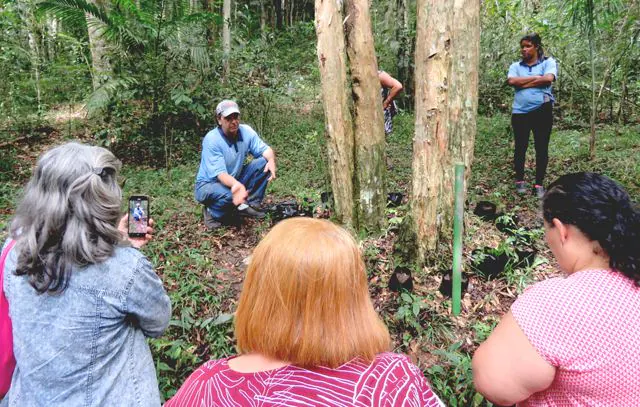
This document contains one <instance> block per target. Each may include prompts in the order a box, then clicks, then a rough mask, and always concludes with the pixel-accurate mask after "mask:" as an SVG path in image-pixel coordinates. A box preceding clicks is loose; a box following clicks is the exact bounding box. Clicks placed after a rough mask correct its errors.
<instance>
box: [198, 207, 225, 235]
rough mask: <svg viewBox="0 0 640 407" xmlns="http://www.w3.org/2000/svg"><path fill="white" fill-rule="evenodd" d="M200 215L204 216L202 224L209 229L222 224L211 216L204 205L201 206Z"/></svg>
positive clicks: (216, 227)
mask: <svg viewBox="0 0 640 407" xmlns="http://www.w3.org/2000/svg"><path fill="white" fill-rule="evenodd" d="M202 216H203V217H204V226H205V227H206V228H207V229H209V230H215V229H218V228H219V227H221V226H222V222H220V221H219V220H217V219H216V218H214V217H213V216H211V213H209V210H208V209H207V207H206V206H203V207H202Z"/></svg>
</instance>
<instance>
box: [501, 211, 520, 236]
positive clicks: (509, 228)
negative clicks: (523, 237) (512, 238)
mask: <svg viewBox="0 0 640 407" xmlns="http://www.w3.org/2000/svg"><path fill="white" fill-rule="evenodd" d="M519 221H520V217H519V216H518V215H514V214H500V215H499V216H498V217H497V219H496V229H498V230H499V231H500V232H503V233H507V234H510V235H511V234H513V233H514V230H516V229H518V222H519Z"/></svg>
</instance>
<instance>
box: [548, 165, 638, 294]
mask: <svg viewBox="0 0 640 407" xmlns="http://www.w3.org/2000/svg"><path fill="white" fill-rule="evenodd" d="M542 209H543V216H544V219H545V220H546V221H547V222H548V223H549V224H550V225H552V220H553V219H554V218H557V219H559V220H560V221H561V222H562V223H566V224H570V225H574V226H576V227H577V228H578V229H580V231H581V232H582V233H584V234H585V235H586V236H587V237H588V238H589V239H591V240H594V241H597V242H598V243H599V244H600V246H601V247H602V249H603V250H604V251H605V252H606V254H607V255H608V256H609V265H610V267H611V268H612V269H614V270H616V271H619V272H621V273H622V274H624V275H625V276H627V277H629V278H630V279H632V280H634V281H635V282H636V285H638V286H640V213H639V211H638V209H637V207H635V206H634V204H633V202H631V198H630V197H629V194H627V192H626V191H625V190H624V189H623V188H622V187H621V186H620V185H618V184H617V183H616V182H615V181H613V180H611V179H610V178H607V177H605V176H604V175H600V174H596V173H593V172H578V173H573V174H567V175H564V176H562V177H560V178H558V180H557V181H555V182H554V183H553V184H551V185H550V186H549V190H548V191H547V193H546V194H545V196H544V200H543V204H542Z"/></svg>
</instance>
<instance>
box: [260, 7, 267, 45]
mask: <svg viewBox="0 0 640 407" xmlns="http://www.w3.org/2000/svg"><path fill="white" fill-rule="evenodd" d="M264 2H265V0H260V35H262V39H265V38H266V36H267V11H266V10H265V7H264Z"/></svg>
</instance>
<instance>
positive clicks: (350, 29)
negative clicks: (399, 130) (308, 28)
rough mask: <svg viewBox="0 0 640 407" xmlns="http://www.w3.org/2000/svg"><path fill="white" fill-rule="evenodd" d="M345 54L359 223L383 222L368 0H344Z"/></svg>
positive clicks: (378, 107)
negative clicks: (349, 69)
mask: <svg viewBox="0 0 640 407" xmlns="http://www.w3.org/2000/svg"><path fill="white" fill-rule="evenodd" d="M345 10H346V18H345V21H346V22H345V33H346V36H347V56H348V57H349V62H350V68H351V82H352V87H353V88H352V92H353V100H354V118H353V119H354V127H355V128H354V133H355V170H356V171H355V172H356V187H355V190H356V191H357V194H358V195H357V197H356V199H357V201H358V207H357V214H358V225H359V226H360V227H363V226H364V227H366V228H367V229H368V230H369V231H379V230H380V229H381V228H382V227H383V226H384V220H385V217H384V211H385V207H386V194H385V190H384V173H385V162H386V160H385V154H384V147H385V136H384V118H383V110H382V100H381V97H380V80H379V79H378V68H377V62H376V56H375V49H374V44H373V31H372V29H371V17H370V15H369V4H368V0H345Z"/></svg>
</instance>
